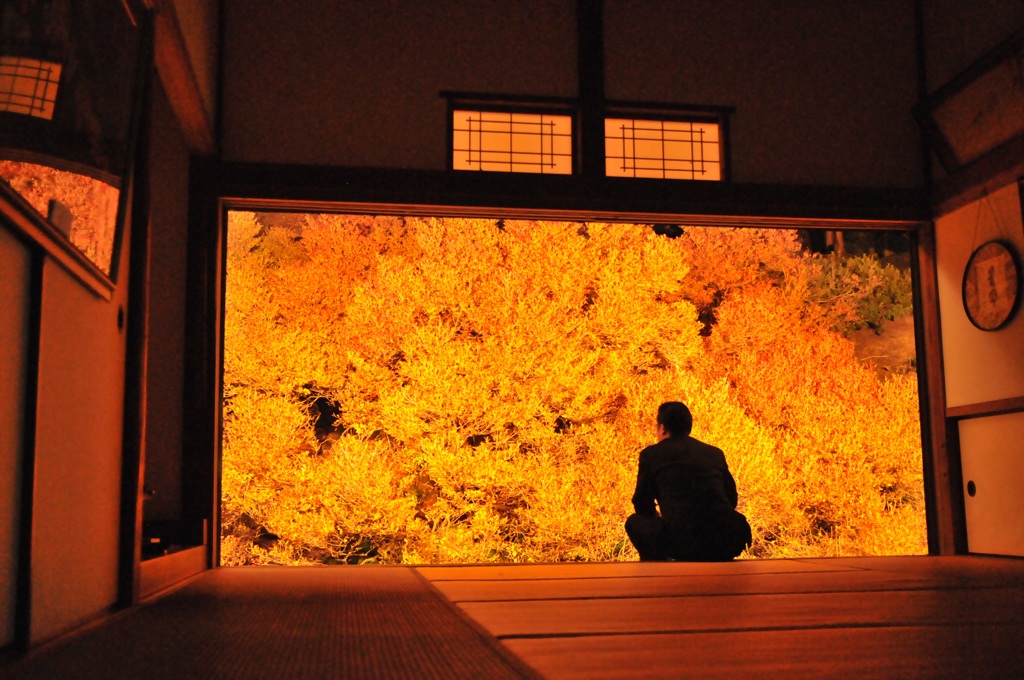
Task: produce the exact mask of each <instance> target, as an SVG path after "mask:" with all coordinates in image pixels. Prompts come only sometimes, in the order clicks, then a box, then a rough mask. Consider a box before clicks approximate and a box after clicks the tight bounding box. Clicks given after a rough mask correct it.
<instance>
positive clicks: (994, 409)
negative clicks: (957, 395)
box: [946, 397, 1024, 420]
mask: <svg viewBox="0 0 1024 680" xmlns="http://www.w3.org/2000/svg"><path fill="white" fill-rule="evenodd" d="M1021 411H1024V397H1011V398H1009V399H996V400H995V401H984V402H980V403H977V404H966V405H964V406H951V407H950V408H947V409H946V415H947V416H948V417H949V418H954V419H957V420H966V419H968V418H986V417H989V416H1001V415H1004V414H1006V413H1019V412H1021Z"/></svg>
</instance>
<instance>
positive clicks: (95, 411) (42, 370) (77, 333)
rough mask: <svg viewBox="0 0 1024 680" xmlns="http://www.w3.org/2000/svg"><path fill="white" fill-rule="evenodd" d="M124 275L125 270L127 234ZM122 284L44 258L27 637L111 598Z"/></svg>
mask: <svg viewBox="0 0 1024 680" xmlns="http://www.w3.org/2000/svg"><path fill="white" fill-rule="evenodd" d="M125 241H126V243H125V244H124V246H123V247H122V252H121V266H120V267H119V269H118V271H119V272H120V276H121V277H122V280H123V278H124V277H127V269H128V263H127V251H128V245H127V239H125ZM125 288H126V286H123V285H121V286H118V288H117V289H116V290H115V292H114V298H113V300H112V301H106V300H102V299H100V298H98V297H96V296H95V295H93V294H92V293H91V292H90V291H88V290H87V289H86V288H85V287H84V286H82V285H81V284H80V283H79V282H78V281H77V280H75V279H74V278H72V277H71V276H70V275H69V274H68V273H67V272H66V271H65V270H63V269H62V268H60V267H59V266H58V265H56V264H54V263H53V262H52V261H47V262H45V263H44V268H43V297H42V311H41V321H40V322H41V330H40V335H41V339H40V350H39V379H38V380H39V383H38V389H39V396H38V401H37V422H36V472H35V474H36V476H35V497H34V502H33V518H32V519H33V525H32V530H33V539H32V571H31V575H32V624H31V638H32V640H41V639H45V638H47V637H50V636H53V635H55V634H58V633H60V632H62V631H64V630H66V629H68V628H71V627H73V626H75V625H78V624H80V623H82V622H83V621H86V620H88V619H91V618H93V617H95V616H97V615H99V614H101V613H102V612H104V611H106V610H107V609H108V608H109V607H111V606H112V605H113V604H114V603H115V601H116V599H117V577H118V545H119V542H118V532H119V512H120V497H121V486H120V485H121V450H122V421H123V412H124V360H125V335H124V332H123V331H122V330H120V329H119V327H118V326H119V324H118V309H119V308H120V307H122V306H124V305H125Z"/></svg>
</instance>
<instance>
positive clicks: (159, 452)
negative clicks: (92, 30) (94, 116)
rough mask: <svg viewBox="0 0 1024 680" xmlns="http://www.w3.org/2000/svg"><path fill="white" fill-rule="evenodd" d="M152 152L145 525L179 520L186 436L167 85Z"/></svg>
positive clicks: (178, 158) (174, 131) (180, 239)
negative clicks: (148, 494) (184, 434)
mask: <svg viewBox="0 0 1024 680" xmlns="http://www.w3.org/2000/svg"><path fill="white" fill-rule="evenodd" d="M154 89H155V96H154V102H153V109H152V111H153V113H152V124H153V135H152V143H151V150H150V236H149V249H150V264H149V290H148V295H149V339H148V349H147V372H148V375H147V390H148V397H149V398H148V399H147V402H146V447H145V458H146V461H145V487H146V488H147V489H150V490H152V491H154V492H155V493H154V495H153V496H152V497H151V498H149V499H147V500H146V501H145V506H144V515H143V516H144V518H145V519H146V520H172V519H178V518H179V517H180V516H181V485H182V434H183V431H184V409H185V406H184V389H185V388H184V385H185V376H184V366H185V290H186V288H185V280H186V271H187V267H188V237H187V230H188V172H189V171H188V149H187V147H186V145H185V140H184V137H183V136H182V134H181V131H180V129H179V128H178V126H177V122H176V120H175V118H174V113H173V112H172V111H171V108H170V104H169V103H168V102H167V99H166V97H165V95H164V93H163V90H162V88H159V87H157V88H154Z"/></svg>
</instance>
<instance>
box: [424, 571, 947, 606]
mask: <svg viewBox="0 0 1024 680" xmlns="http://www.w3.org/2000/svg"><path fill="white" fill-rule="evenodd" d="M842 573H843V578H841V579H839V578H836V574H835V572H815V573H803V574H799V573H798V574H790V573H780V574H749V575H747V576H745V577H744V578H735V577H734V576H722V575H718V576H692V575H673V576H646V577H644V576H633V577H626V578H618V577H611V578H601V579H597V578H582V579H534V580H523V579H516V580H469V581H455V580H438V581H434V582H433V584H434V587H435V588H437V589H438V590H440V591H441V593H443V594H444V596H445V597H447V598H448V599H449V600H451V601H452V602H457V603H462V602H488V601H514V600H557V599H563V600H564V599H612V598H624V597H681V596H701V595H705V596H707V595H758V594H762V595H763V594H772V593H815V592H818V593H827V592H842V591H873V590H925V589H929V588H937V587H942V581H941V580H939V579H932V578H919V577H917V576H915V575H913V574H885V573H878V572H873V571H847V572H842Z"/></svg>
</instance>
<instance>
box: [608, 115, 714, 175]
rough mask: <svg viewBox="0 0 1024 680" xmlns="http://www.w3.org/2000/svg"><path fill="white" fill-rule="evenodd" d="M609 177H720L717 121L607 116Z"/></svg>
mask: <svg viewBox="0 0 1024 680" xmlns="http://www.w3.org/2000/svg"><path fill="white" fill-rule="evenodd" d="M604 130H605V168H606V170H605V172H606V174H607V176H608V177H654V178H660V179H689V180H710V181H719V180H721V179H722V151H721V135H720V130H719V125H718V123H705V122H692V121H671V120H643V119H635V118H606V119H605V121H604Z"/></svg>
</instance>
